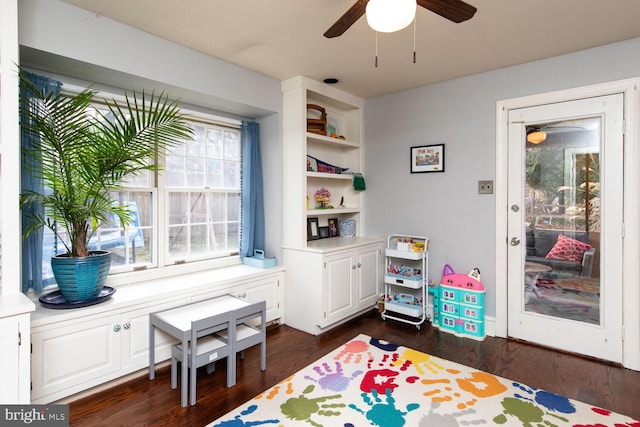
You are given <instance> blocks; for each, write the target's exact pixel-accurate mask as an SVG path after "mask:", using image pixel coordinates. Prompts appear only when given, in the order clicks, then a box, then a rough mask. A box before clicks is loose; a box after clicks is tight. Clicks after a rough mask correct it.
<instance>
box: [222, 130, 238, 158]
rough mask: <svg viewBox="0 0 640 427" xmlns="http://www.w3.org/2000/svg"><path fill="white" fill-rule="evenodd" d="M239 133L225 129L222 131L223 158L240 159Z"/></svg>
mask: <svg viewBox="0 0 640 427" xmlns="http://www.w3.org/2000/svg"><path fill="white" fill-rule="evenodd" d="M239 136H240V133H238V132H231V131H225V133H224V158H225V160H236V161H237V160H240V143H239Z"/></svg>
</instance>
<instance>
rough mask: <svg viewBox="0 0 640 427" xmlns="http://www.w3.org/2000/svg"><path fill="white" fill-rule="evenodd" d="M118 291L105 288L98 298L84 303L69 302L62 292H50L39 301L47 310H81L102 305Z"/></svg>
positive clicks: (108, 287)
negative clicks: (81, 308)
mask: <svg viewBox="0 0 640 427" xmlns="http://www.w3.org/2000/svg"><path fill="white" fill-rule="evenodd" d="M115 291H116V289H115V288H112V287H111V286H105V287H103V288H102V290H101V291H100V293H99V294H98V296H97V297H95V298H91V299H88V300H84V301H76V302H67V300H66V299H64V297H63V296H62V294H61V293H60V291H54V292H50V293H48V294H45V295H42V296H41V297H40V298H39V300H40V304H42V306H43V307H47V308H55V309H66V308H79V307H87V306H90V305H94V304H100V303H101V302H104V301H106V300H108V299H109V298H111V295H113V294H114V293H115Z"/></svg>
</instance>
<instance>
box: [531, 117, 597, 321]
mask: <svg viewBox="0 0 640 427" xmlns="http://www.w3.org/2000/svg"><path fill="white" fill-rule="evenodd" d="M526 130H527V141H526V142H525V144H526V150H525V151H526V155H525V169H526V184H525V194H524V197H525V199H524V202H525V224H524V225H525V230H526V258H525V266H524V271H525V274H524V276H525V278H524V292H525V298H524V300H525V310H526V311H528V312H530V313H538V314H541V315H546V316H553V317H560V318H563V319H569V320H575V321H579V322H586V323H593V324H600V316H601V313H600V268H599V267H600V261H599V260H600V233H601V230H600V140H601V130H602V125H601V119H600V117H593V118H586V119H578V120H572V121H563V122H554V123H542V124H538V125H535V126H531V125H530V126H526Z"/></svg>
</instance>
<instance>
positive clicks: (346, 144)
mask: <svg viewBox="0 0 640 427" xmlns="http://www.w3.org/2000/svg"><path fill="white" fill-rule="evenodd" d="M307 141H313V142H319V143H322V144H328V145H333V146H334V147H342V148H353V149H355V148H360V144H358V143H357V142H354V141H349V140H346V139H338V138H331V137H330V136H323V135H318V134H317V133H313V132H307Z"/></svg>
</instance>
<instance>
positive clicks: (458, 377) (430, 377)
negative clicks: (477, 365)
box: [208, 335, 640, 427]
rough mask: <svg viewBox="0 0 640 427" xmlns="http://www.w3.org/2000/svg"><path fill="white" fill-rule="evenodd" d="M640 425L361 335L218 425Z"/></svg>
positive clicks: (220, 420) (634, 421)
mask: <svg viewBox="0 0 640 427" xmlns="http://www.w3.org/2000/svg"><path fill="white" fill-rule="evenodd" d="M480 424H483V425H505V426H545V427H552V426H573V427H578V426H580V427H604V426H618V427H622V426H636V427H639V426H640V421H638V420H634V419H632V418H629V417H626V416H624V415H620V414H616V413H613V412H610V411H607V410H604V409H601V408H595V407H593V406H591V405H587V404H585V403H582V402H578V401H575V400H570V399H567V398H566V397H563V396H558V395H555V394H552V393H548V392H546V391H543V390H539V389H535V388H532V387H528V386H526V385H524V384H519V383H516V382H514V381H510V380H507V379H505V378H501V377H497V376H495V375H491V374H488V373H486V372H482V371H478V370H476V369H472V368H469V367H467V366H464V365H460V364H457V363H453V362H450V361H447V360H444V359H439V358H437V357H434V356H430V355H428V354H426V353H421V352H419V351H416V350H412V349H410V348H406V347H401V346H396V345H393V344H391V343H388V342H385V341H380V340H377V339H375V338H371V337H368V336H366V335H359V336H357V337H355V338H354V339H353V340H351V341H349V342H347V343H346V344H344V345H342V346H341V347H339V348H338V349H336V350H335V351H333V352H331V353H329V354H327V355H326V356H324V357H323V358H322V359H320V360H317V361H316V362H315V363H312V364H311V365H309V366H307V367H306V368H303V369H302V370H300V371H298V372H296V373H295V374H293V375H292V376H291V377H289V378H287V379H285V380H284V381H282V382H281V383H279V384H277V385H275V386H274V387H272V388H270V389H269V390H267V391H265V392H264V393H262V394H260V395H258V396H256V397H255V398H254V399H253V400H250V401H249V402H247V403H245V404H244V405H241V406H240V407H238V408H236V409H235V410H233V411H231V412H230V413H228V414H226V415H225V416H223V417H222V418H220V419H218V420H216V421H214V422H213V423H211V424H209V426H208V427H216V426H220V427H222V426H263V425H266V426H268V425H274V426H305V427H309V426H315V427H321V426H326V427H329V426H331V427H333V426H340V427H357V426H382V427H401V426H407V427H415V426H422V427H426V426H463V425H480Z"/></svg>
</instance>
